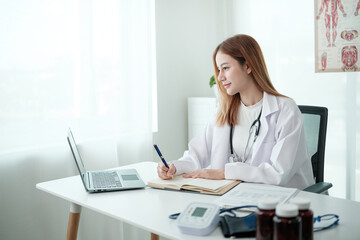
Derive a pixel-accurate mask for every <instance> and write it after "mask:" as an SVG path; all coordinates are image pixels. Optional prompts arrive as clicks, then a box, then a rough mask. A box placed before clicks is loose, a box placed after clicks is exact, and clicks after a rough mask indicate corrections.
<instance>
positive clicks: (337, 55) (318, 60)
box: [314, 0, 360, 73]
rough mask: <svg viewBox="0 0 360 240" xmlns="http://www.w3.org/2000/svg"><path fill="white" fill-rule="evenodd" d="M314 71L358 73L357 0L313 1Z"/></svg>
mask: <svg viewBox="0 0 360 240" xmlns="http://www.w3.org/2000/svg"><path fill="white" fill-rule="evenodd" d="M314 10H315V72H318V73H320V72H355V71H360V62H359V60H358V59H359V51H360V36H359V34H360V0H315V9H314Z"/></svg>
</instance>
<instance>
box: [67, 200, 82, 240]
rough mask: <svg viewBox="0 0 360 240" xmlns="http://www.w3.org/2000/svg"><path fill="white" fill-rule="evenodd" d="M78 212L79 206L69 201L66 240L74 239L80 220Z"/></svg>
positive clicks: (79, 210)
mask: <svg viewBox="0 0 360 240" xmlns="http://www.w3.org/2000/svg"><path fill="white" fill-rule="evenodd" d="M80 212H81V206H80V205H77V204H75V203H71V205H70V213H69V223H68V230H67V235H66V240H76V238H77V233H78V228H79V222H80Z"/></svg>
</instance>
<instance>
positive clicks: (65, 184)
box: [36, 162, 360, 240]
mask: <svg viewBox="0 0 360 240" xmlns="http://www.w3.org/2000/svg"><path fill="white" fill-rule="evenodd" d="M156 165H157V164H156V163H154V162H142V163H137V164H132V165H128V166H127V168H135V169H137V170H138V172H139V174H140V176H141V177H142V179H143V180H144V182H145V183H147V182H148V181H150V180H152V179H154V178H155V177H156V176H157V174H156ZM36 187H37V188H38V189H40V190H42V191H45V192H47V193H50V194H52V195H55V196H57V197H59V198H62V199H64V200H67V201H69V202H70V203H71V204H72V210H73V211H74V208H75V212H76V211H78V212H80V211H79V210H80V209H81V207H85V208H89V209H91V210H93V211H95V212H99V213H102V214H104V215H107V216H110V217H112V218H115V219H118V220H121V221H124V222H126V223H129V224H132V225H134V226H137V227H139V228H142V229H145V230H147V231H149V232H152V233H154V234H157V235H160V236H164V237H166V238H170V239H204V237H196V236H191V235H184V234H181V233H180V232H179V230H178V228H177V227H176V222H175V220H171V219H169V218H168V216H169V215H170V214H172V213H175V212H180V211H182V210H183V209H184V208H185V207H186V206H187V205H188V204H189V203H190V202H193V201H201V202H202V201H203V202H213V201H214V200H215V199H216V198H218V197H217V196H210V195H203V194H195V193H186V192H177V191H166V190H158V189H152V188H146V189H140V190H130V191H118V192H106V193H93V194H90V193H87V192H86V191H85V189H84V186H83V184H82V181H81V179H80V177H79V176H73V177H68V178H63V179H58V180H54V181H49V182H44V183H39V184H37V185H36ZM299 196H303V197H307V198H310V199H311V208H312V210H313V211H314V215H315V216H317V215H322V214H326V213H335V214H338V215H339V216H340V223H339V225H338V226H336V227H335V228H333V229H329V230H324V231H321V232H317V233H315V234H314V239H326V240H327V239H358V238H359V236H360V225H359V223H358V220H357V217H358V216H359V214H360V203H359V202H355V201H349V200H344V199H338V198H333V197H329V196H325V195H319V194H313V193H307V192H300V193H299ZM69 220H70V219H69ZM70 225H71V224H70ZM69 227H70V226H69ZM75 231H77V228H76V229H75ZM155 236H156V235H155ZM206 239H209V240H211V239H225V238H224V237H223V236H222V233H221V230H220V228H217V229H216V230H215V231H214V232H213V233H212V234H211V235H210V236H207V237H206Z"/></svg>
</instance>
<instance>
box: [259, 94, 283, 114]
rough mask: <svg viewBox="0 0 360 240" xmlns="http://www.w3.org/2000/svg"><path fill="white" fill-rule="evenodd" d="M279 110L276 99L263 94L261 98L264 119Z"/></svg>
mask: <svg viewBox="0 0 360 240" xmlns="http://www.w3.org/2000/svg"><path fill="white" fill-rule="evenodd" d="M278 110H279V105H278V101H277V99H276V97H275V96H274V95H271V94H268V93H267V92H264V96H263V110H262V111H263V114H264V117H266V116H268V115H270V114H272V113H274V112H276V111H278Z"/></svg>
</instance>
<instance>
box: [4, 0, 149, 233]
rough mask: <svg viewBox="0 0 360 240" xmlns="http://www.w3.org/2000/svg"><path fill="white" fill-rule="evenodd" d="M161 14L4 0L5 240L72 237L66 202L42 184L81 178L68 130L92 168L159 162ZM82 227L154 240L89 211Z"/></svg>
mask: <svg viewBox="0 0 360 240" xmlns="http://www.w3.org/2000/svg"><path fill="white" fill-rule="evenodd" d="M153 14H154V1H148V0H131V1H128V0H104V1H100V0H65V1H64V0H52V1H45V0H38V1H30V0H17V1H6V0H0V35H1V38H0V53H1V54H0V192H1V194H0V212H1V214H0V239H57V238H58V239H64V237H65V234H66V225H67V214H68V210H69V205H68V203H66V202H65V201H62V200H59V199H55V198H54V197H51V196H48V195H47V194H44V193H42V192H40V191H39V190H36V189H35V184H36V183H38V182H42V181H48V180H52V179H56V178H59V177H66V176H71V175H75V174H77V171H76V169H75V165H74V163H73V160H72V156H71V153H70V150H69V147H68V146H67V142H66V131H67V128H68V127H71V128H72V129H73V132H74V135H75V139H76V140H78V143H79V145H80V152H81V153H82V156H83V159H84V161H85V166H86V167H87V168H88V169H89V170H91V169H95V168H97V169H99V168H108V167H116V166H119V165H125V164H129V163H133V162H138V161H146V160H151V159H152V149H151V147H152V144H151V143H152V80H153V76H154V75H155V74H154V69H155V68H154V66H155V65H154V62H153V61H152V59H153V58H154V48H153V46H154V42H153V40H152V39H153V36H154V35H153V34H155V33H154V32H153V23H154V21H153ZM19 173H21V174H19ZM12 180H14V181H12ZM24 183H25V187H24ZM5 192H6V194H4V193H5ZM24 197H26V199H27V201H26V204H24V202H23V199H24ZM108 223H110V224H108ZM80 224H81V226H80V230H79V239H131V238H132V239H135V238H138V237H134V236H135V235H136V236H137V234H148V233H144V232H143V231H138V230H136V231H134V229H132V228H131V227H129V226H128V225H126V224H125V225H122V224H121V223H119V222H117V221H114V220H111V219H110V218H106V217H103V216H101V215H99V214H96V213H93V212H90V211H86V210H85V211H83V212H82V217H81V223H80ZM106 225H110V227H107V226H106ZM20 226H22V227H20ZM18 229H19V230H18ZM123 234H125V235H123ZM138 239H140V238H138Z"/></svg>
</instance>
